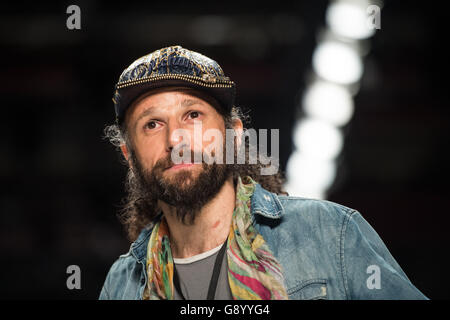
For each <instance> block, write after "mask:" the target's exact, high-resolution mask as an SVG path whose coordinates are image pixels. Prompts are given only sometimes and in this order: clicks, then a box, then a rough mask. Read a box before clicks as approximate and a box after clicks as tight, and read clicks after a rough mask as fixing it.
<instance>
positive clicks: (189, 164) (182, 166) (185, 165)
mask: <svg viewBox="0 0 450 320" xmlns="http://www.w3.org/2000/svg"><path fill="white" fill-rule="evenodd" d="M193 165H194V163H180V164H174V165H173V166H171V167H168V168H166V170H177V169H181V168H187V167H191V166H193Z"/></svg>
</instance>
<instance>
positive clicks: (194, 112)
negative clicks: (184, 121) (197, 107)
mask: <svg viewBox="0 0 450 320" xmlns="http://www.w3.org/2000/svg"><path fill="white" fill-rule="evenodd" d="M199 116H200V114H199V113H198V112H197V111H192V112H191V113H189V117H191V118H192V119H195V118H198V117H199Z"/></svg>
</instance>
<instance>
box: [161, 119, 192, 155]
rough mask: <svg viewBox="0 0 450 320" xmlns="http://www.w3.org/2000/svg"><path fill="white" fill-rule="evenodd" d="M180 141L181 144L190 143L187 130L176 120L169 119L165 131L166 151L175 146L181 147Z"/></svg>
mask: <svg viewBox="0 0 450 320" xmlns="http://www.w3.org/2000/svg"><path fill="white" fill-rule="evenodd" d="M182 142H184V143H183V146H184V144H186V145H188V144H189V143H190V137H189V132H188V131H187V130H186V129H184V128H183V127H182V126H181V125H180V124H179V123H177V122H176V121H169V122H168V124H167V133H166V151H167V152H172V150H173V149H174V148H175V147H176V148H177V149H180V147H183V146H182V145H181V143H182Z"/></svg>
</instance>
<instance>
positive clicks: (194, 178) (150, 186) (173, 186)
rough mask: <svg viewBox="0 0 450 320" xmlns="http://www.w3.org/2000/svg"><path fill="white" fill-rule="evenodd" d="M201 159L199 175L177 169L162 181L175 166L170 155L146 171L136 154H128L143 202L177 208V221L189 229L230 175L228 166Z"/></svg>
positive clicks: (192, 157)
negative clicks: (162, 203) (158, 201)
mask: <svg viewBox="0 0 450 320" xmlns="http://www.w3.org/2000/svg"><path fill="white" fill-rule="evenodd" d="M194 156H195V152H194V151H191V159H196V158H194ZM198 156H200V154H199V155H198ZM201 156H202V157H203V158H201V159H203V161H202V163H201V168H200V172H199V173H196V172H197V171H198V170H196V169H195V168H194V170H184V169H178V171H177V172H175V173H173V174H172V176H170V177H164V176H163V174H164V170H165V169H166V168H168V167H170V166H172V165H174V163H173V162H172V159H171V156H170V154H169V155H168V156H167V157H165V158H162V159H160V160H158V161H157V162H156V164H155V166H154V167H153V168H152V169H151V170H148V169H145V168H144V167H143V166H142V163H141V162H140V161H139V160H138V159H137V157H136V155H135V153H134V152H131V154H130V159H131V163H132V166H133V173H134V176H135V178H136V183H137V184H138V189H139V190H141V196H142V197H143V198H144V199H142V200H144V201H148V202H149V203H154V202H155V201H157V200H161V201H164V202H165V203H167V204H169V205H171V206H173V207H175V208H176V215H177V218H178V219H179V220H180V221H181V222H182V223H183V224H185V225H192V224H193V223H194V222H195V218H196V216H197V215H198V213H199V212H200V209H201V208H203V207H204V206H205V205H206V204H207V203H208V202H209V201H211V200H212V199H213V198H214V197H215V196H216V195H217V194H218V193H219V191H220V189H221V188H222V186H223V185H224V183H225V181H226V180H227V179H228V177H230V175H231V173H232V168H231V166H229V165H227V164H218V163H216V162H213V163H212V164H208V163H209V161H205V159H204V158H205V156H206V157H207V155H203V154H201ZM212 156H214V154H212Z"/></svg>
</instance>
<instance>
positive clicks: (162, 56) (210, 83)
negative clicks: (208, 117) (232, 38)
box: [113, 46, 236, 124]
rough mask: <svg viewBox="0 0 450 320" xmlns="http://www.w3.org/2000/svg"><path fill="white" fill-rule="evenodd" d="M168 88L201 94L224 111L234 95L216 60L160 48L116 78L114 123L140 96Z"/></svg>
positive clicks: (168, 48) (181, 50)
mask: <svg viewBox="0 0 450 320" xmlns="http://www.w3.org/2000/svg"><path fill="white" fill-rule="evenodd" d="M168 86H184V87H189V88H194V89H200V90H202V91H205V92H206V93H208V94H209V95H211V96H212V97H214V98H215V99H216V100H217V101H218V102H219V103H220V104H221V106H222V107H223V108H225V110H231V107H232V106H233V104H234V98H235V95H236V87H235V83H234V82H233V81H231V80H230V79H229V78H228V77H226V76H225V74H224V72H223V70H222V68H221V67H220V66H219V64H218V63H217V62H216V61H214V60H212V59H210V58H208V57H206V56H204V55H202V54H200V53H197V52H194V51H191V50H188V49H185V48H182V47H181V46H171V47H167V48H162V49H159V50H156V51H154V52H152V53H150V54H147V55H145V56H143V57H141V58H139V59H137V60H136V61H134V62H133V63H132V64H131V65H130V66H129V67H128V68H126V69H125V70H124V71H123V72H122V74H121V75H120V78H119V81H118V82H117V84H116V87H115V92H114V96H113V102H114V108H115V112H116V122H117V123H119V124H121V123H122V121H123V119H124V116H125V112H126V110H127V108H128V107H129V106H130V105H131V104H132V103H133V102H134V101H135V100H136V99H137V98H138V97H139V96H141V95H142V94H143V93H145V92H147V91H149V90H151V89H155V88H161V87H168Z"/></svg>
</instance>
